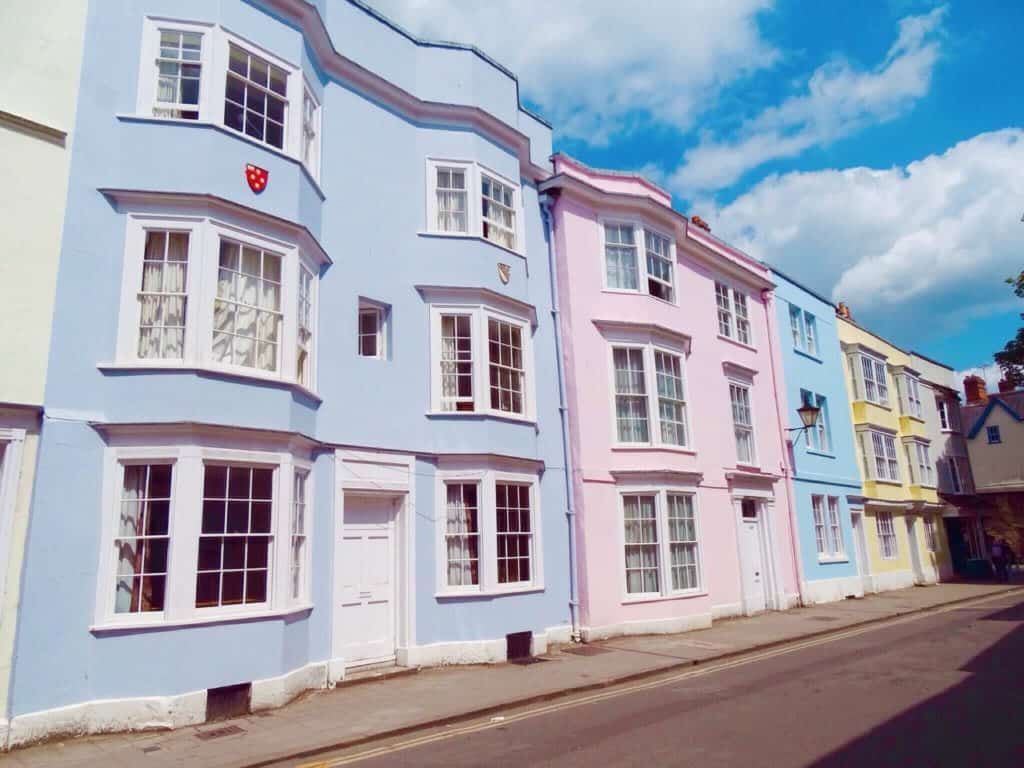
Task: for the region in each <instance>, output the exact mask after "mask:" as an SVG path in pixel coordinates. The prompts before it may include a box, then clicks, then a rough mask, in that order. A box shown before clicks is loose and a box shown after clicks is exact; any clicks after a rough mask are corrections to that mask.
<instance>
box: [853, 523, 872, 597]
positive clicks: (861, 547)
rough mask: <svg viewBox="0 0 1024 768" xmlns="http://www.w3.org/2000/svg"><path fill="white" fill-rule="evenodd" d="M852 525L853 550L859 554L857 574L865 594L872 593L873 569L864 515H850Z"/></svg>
mask: <svg viewBox="0 0 1024 768" xmlns="http://www.w3.org/2000/svg"><path fill="white" fill-rule="evenodd" d="M850 524H851V525H852V526H853V548H854V551H855V552H856V553H857V574H858V575H859V576H860V581H861V586H862V587H863V589H864V591H865V592H870V591H872V585H871V568H870V565H869V564H868V548H867V545H866V544H865V540H864V514H863V513H861V512H851V513H850Z"/></svg>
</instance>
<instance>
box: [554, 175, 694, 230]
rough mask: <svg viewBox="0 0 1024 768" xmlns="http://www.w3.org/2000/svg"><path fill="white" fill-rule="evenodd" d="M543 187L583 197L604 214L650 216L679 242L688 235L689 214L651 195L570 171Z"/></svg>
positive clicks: (559, 192)
mask: <svg viewBox="0 0 1024 768" xmlns="http://www.w3.org/2000/svg"><path fill="white" fill-rule="evenodd" d="M539 189H540V191H541V192H552V193H557V194H559V195H566V196H571V197H572V198H573V199H574V200H582V201H583V202H585V203H587V204H588V205H590V206H591V207H593V208H596V209H598V210H600V211H601V212H602V213H609V214H614V215H617V216H624V217H629V216H643V217H646V218H648V219H650V220H651V221H653V222H654V223H657V224H660V225H661V226H663V227H665V228H667V229H668V230H669V231H670V232H672V234H673V235H674V237H675V239H676V240H677V241H682V240H683V238H684V237H685V235H686V217H685V216H683V214H681V213H679V212H678V211H675V210H673V209H672V208H669V207H668V206H666V205H664V204H663V203H660V202H658V201H657V200H655V199H654V198H653V197H649V196H647V195H628V194H624V193H622V192H609V191H607V190H604V189H601V188H599V187H596V186H594V185H593V184H590V183H588V182H586V181H584V180H583V179H579V178H577V177H575V176H572V175H570V174H567V173H559V174H557V175H555V176H552V177H551V178H550V179H548V180H547V181H544V182H542V183H541V185H540V187H539Z"/></svg>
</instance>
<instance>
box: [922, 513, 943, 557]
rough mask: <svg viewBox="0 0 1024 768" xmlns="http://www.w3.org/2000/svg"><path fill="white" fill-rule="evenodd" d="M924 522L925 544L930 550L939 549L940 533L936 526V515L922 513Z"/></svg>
mask: <svg viewBox="0 0 1024 768" xmlns="http://www.w3.org/2000/svg"><path fill="white" fill-rule="evenodd" d="M921 517H922V521H923V523H924V545H925V548H926V549H927V550H928V551H929V552H936V551H938V549H939V534H938V531H937V530H936V527H935V515H922V516H921Z"/></svg>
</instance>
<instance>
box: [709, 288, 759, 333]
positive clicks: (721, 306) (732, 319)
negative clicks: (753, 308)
mask: <svg viewBox="0 0 1024 768" xmlns="http://www.w3.org/2000/svg"><path fill="white" fill-rule="evenodd" d="M714 286H715V312H716V319H717V324H718V336H719V338H722V339H728V340H729V341H732V342H735V343H736V344H739V345H741V346H744V347H749V348H751V349H755V348H756V344H755V343H754V342H755V340H754V324H753V322H751V318H750V295H749V294H748V293H747V292H746V291H741V290H740V289H739V288H737V287H735V286H734V285H730V284H729V283H727V282H725V281H724V280H715V282H714ZM723 289H724V290H723ZM741 299H742V300H741ZM726 304H728V306H726ZM740 307H742V308H743V311H742V312H741V311H740ZM741 322H742V323H743V324H744V325H743V326H742V328H745V333H746V335H747V338H746V340H744V339H742V338H740V337H741V336H742V335H743V334H742V332H741V325H740V323H741Z"/></svg>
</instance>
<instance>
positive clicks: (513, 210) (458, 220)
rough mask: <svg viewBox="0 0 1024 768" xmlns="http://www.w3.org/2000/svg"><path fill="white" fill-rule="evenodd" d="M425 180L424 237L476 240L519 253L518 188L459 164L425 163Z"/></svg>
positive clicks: (472, 165) (471, 165)
mask: <svg viewBox="0 0 1024 768" xmlns="http://www.w3.org/2000/svg"><path fill="white" fill-rule="evenodd" d="M426 177H427V221H426V233H427V234H438V235H463V236H467V237H480V238H482V239H484V240H487V241H489V242H492V243H495V244H496V245H499V246H501V247H502V248H507V249H508V250H510V251H516V252H521V251H522V250H523V247H522V223H521V222H522V191H521V189H520V187H519V184H517V183H516V182H515V181H513V180H511V179H507V178H504V177H502V176H500V175H499V174H497V173H495V172H493V171H491V170H488V169H486V168H484V167H482V166H480V165H478V164H477V163H472V162H467V161H459V160H435V159H429V160H427V171H426ZM474 201H475V202H474Z"/></svg>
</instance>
